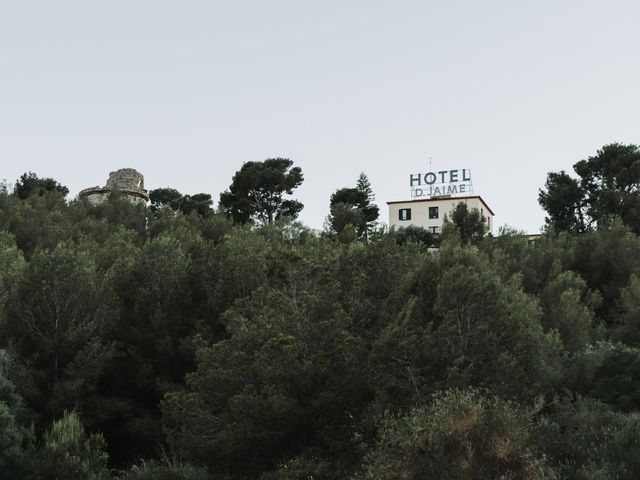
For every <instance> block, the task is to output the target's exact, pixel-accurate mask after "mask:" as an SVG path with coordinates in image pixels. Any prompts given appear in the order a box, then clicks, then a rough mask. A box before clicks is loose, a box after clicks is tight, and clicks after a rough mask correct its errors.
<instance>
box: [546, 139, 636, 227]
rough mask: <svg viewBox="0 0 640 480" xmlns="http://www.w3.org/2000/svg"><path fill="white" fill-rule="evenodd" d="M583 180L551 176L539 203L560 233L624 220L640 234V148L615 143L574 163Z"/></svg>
mask: <svg viewBox="0 0 640 480" xmlns="http://www.w3.org/2000/svg"><path fill="white" fill-rule="evenodd" d="M573 169H574V171H575V172H576V174H577V175H578V177H579V179H573V178H571V177H570V176H569V175H568V174H566V173H565V172H560V173H554V172H552V173H549V175H548V176H547V182H546V185H545V189H544V190H540V195H539V197H538V200H539V202H540V205H541V206H542V208H544V209H545V210H546V212H547V214H548V217H547V224H548V225H549V226H550V227H551V228H553V229H555V230H556V231H567V232H570V233H582V232H585V231H586V230H588V229H590V228H592V227H593V226H594V225H601V224H602V223H603V222H605V223H606V219H608V218H611V217H617V218H620V219H621V220H622V221H623V222H624V223H625V225H628V226H629V227H630V228H631V229H632V230H633V231H634V232H635V233H639V232H640V191H639V187H640V147H638V146H637V145H632V144H631V145H622V144H619V143H612V144H609V145H605V146H604V147H602V149H600V150H598V152H597V154H596V155H595V156H592V157H589V158H588V159H586V160H581V161H579V162H577V163H576V164H574V166H573Z"/></svg>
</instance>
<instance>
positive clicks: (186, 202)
mask: <svg viewBox="0 0 640 480" xmlns="http://www.w3.org/2000/svg"><path fill="white" fill-rule="evenodd" d="M149 200H150V201H151V206H150V208H151V211H153V212H154V213H157V212H159V211H160V210H161V209H163V208H170V209H171V210H175V211H180V212H182V213H183V214H185V215H189V214H190V213H191V212H194V211H195V212H196V213H197V214H198V215H200V216H202V217H206V216H208V215H210V214H212V213H213V208H211V205H212V204H213V200H212V199H211V195H209V194H208V193H196V194H195V195H183V194H181V193H180V192H179V191H178V190H176V189H174V188H156V189H155V190H151V191H150V192H149Z"/></svg>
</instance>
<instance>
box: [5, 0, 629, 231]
mask: <svg viewBox="0 0 640 480" xmlns="http://www.w3.org/2000/svg"><path fill="white" fill-rule="evenodd" d="M638 18H640V2H638V1H637V0H620V1H617V0H609V1H591V0H581V1H563V0H554V1H548V0H538V1H535V2H525V1H514V0H509V1H497V0H485V1H482V2H479V1H477V0H474V1H472V0H467V1H462V0H449V1H446V2H445V1H437V2H436V1H429V0H421V1H412V0H395V1H390V0H388V1H378V0H366V1H363V0H340V1H335V0H322V1H318V0H316V1H307V0H295V1H284V0H262V1H248V0H233V1H231V0H229V1H216V0H180V1H177V0H174V1H166V0H109V1H95V0H93V1H92V0H78V1H69V0H57V1H55V2H53V1H50V0H46V1H44V0H40V1H38V0H20V1H17V0H0V179H3V178H4V179H6V180H7V181H8V182H9V183H13V182H15V180H16V179H17V178H18V177H19V176H20V174H21V173H23V172H25V171H33V172H35V173H37V174H38V175H39V176H44V177H54V178H55V179H56V180H58V181H59V182H61V183H63V184H64V185H67V186H68V187H69V189H70V191H71V194H72V196H73V195H75V194H77V193H78V192H79V191H80V190H81V189H83V188H85V187H90V186H94V185H104V184H105V182H106V179H107V177H108V174H109V172H110V171H113V170H117V169H119V168H124V167H131V168H136V169H137V170H139V171H140V172H141V173H143V174H144V176H145V185H146V187H147V188H149V189H152V188H158V187H167V186H168V187H173V188H176V189H178V190H179V191H181V192H183V193H199V192H206V193H210V194H212V195H213V197H214V199H216V203H217V199H218V197H219V194H220V192H222V191H224V190H225V189H227V188H228V186H229V184H230V183H231V178H232V176H233V174H234V172H236V171H237V170H238V169H239V168H240V167H241V166H242V164H243V163H244V162H247V161H261V160H264V159H266V158H272V157H285V158H290V159H291V160H293V162H294V164H295V165H297V166H300V167H301V168H302V170H303V174H304V178H305V180H304V183H303V184H302V186H301V187H300V188H299V189H298V190H296V192H295V197H296V198H297V199H299V200H300V201H302V202H303V203H304V205H305V208H304V210H303V211H302V213H301V216H300V218H301V220H302V221H303V222H304V223H305V224H307V225H308V226H310V227H312V228H321V227H322V224H323V221H324V218H325V216H326V215H327V213H328V210H329V197H330V196H331V193H333V192H334V191H335V190H336V189H337V188H341V187H349V186H354V185H355V182H356V179H357V177H358V175H359V173H360V172H362V171H364V172H365V173H366V174H367V175H368V177H369V178H370V180H371V183H372V185H373V188H374V191H375V194H376V201H377V203H378V204H379V205H380V207H381V219H382V220H383V221H385V222H386V221H387V220H388V209H387V206H386V202H387V201H393V200H405V199H409V197H410V193H411V192H410V188H409V175H410V174H412V173H419V172H423V173H425V172H427V171H428V170H429V161H430V160H429V159H431V162H432V168H433V170H445V169H446V170H451V169H462V168H465V169H470V170H471V172H472V178H473V184H474V192H475V193H476V194H479V195H481V196H482V197H483V198H484V200H485V201H486V202H487V203H488V205H489V206H490V207H491V208H492V209H493V211H494V212H495V214H496V217H495V220H494V224H495V225H504V224H506V225H509V226H511V227H514V228H517V229H521V230H525V231H527V232H532V233H533V232H538V231H539V230H540V228H541V227H542V226H543V224H544V212H543V211H542V210H541V208H540V207H539V205H538V202H537V196H538V190H539V189H540V188H541V187H542V186H543V185H544V182H545V178H546V174H547V172H550V171H558V170H563V169H564V170H571V167H572V165H573V164H574V163H575V162H577V161H578V160H581V159H584V158H587V157H589V156H592V155H595V154H596V152H597V150H598V149H599V148H600V147H602V146H603V145H605V144H608V143H612V142H621V143H640V114H639V113H640V28H638Z"/></svg>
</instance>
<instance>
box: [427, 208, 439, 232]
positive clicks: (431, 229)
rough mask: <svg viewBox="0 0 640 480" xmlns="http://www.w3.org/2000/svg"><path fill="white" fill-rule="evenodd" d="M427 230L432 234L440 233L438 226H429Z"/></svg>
mask: <svg viewBox="0 0 640 480" xmlns="http://www.w3.org/2000/svg"><path fill="white" fill-rule="evenodd" d="M436 208H437V207H436ZM429 231H430V232H431V233H433V234H434V235H438V234H439V233H440V227H429Z"/></svg>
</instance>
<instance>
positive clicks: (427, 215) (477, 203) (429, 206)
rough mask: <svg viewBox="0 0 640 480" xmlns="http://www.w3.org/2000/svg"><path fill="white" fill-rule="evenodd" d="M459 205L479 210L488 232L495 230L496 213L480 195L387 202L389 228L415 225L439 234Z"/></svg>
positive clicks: (444, 196)
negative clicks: (462, 204)
mask: <svg viewBox="0 0 640 480" xmlns="http://www.w3.org/2000/svg"><path fill="white" fill-rule="evenodd" d="M459 203H466V204H467V206H468V208H469V210H471V209H474V208H475V209H477V210H478V211H480V214H481V215H482V216H483V217H484V218H485V221H486V223H487V232H489V233H491V231H492V229H493V217H494V213H493V210H491V208H489V206H488V205H487V204H486V202H485V201H484V200H483V199H482V197H480V196H479V195H472V196H460V197H457V196H452V195H442V196H436V197H431V198H420V199H416V200H406V201H399V202H387V205H389V227H390V228H395V229H396V230H397V229H399V228H403V227H408V226H409V225H413V226H416V227H422V228H425V229H427V230H429V231H430V232H431V233H434V234H439V233H440V232H441V231H442V225H443V223H444V217H445V216H446V217H447V218H451V213H452V212H453V210H455V208H456V206H457V205H458V204H459Z"/></svg>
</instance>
